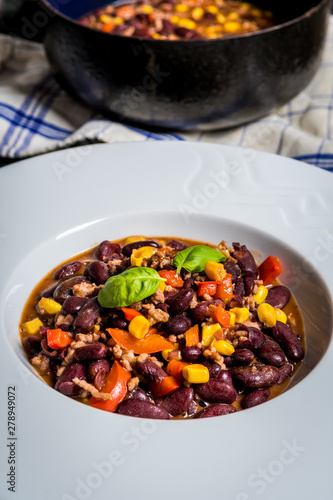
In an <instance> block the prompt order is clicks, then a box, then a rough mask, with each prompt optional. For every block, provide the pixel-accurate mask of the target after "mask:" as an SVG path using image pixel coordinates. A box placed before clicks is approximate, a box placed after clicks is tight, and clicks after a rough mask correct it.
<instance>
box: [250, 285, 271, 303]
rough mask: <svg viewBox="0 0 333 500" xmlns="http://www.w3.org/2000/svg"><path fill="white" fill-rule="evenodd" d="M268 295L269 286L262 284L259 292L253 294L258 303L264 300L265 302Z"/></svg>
mask: <svg viewBox="0 0 333 500" xmlns="http://www.w3.org/2000/svg"><path fill="white" fill-rule="evenodd" d="M267 295H268V290H267V288H266V287H265V286H263V285H261V286H260V287H259V288H258V291H257V293H255V294H254V295H253V298H254V300H255V301H256V303H257V304H262V303H263V302H265V300H266V297H267Z"/></svg>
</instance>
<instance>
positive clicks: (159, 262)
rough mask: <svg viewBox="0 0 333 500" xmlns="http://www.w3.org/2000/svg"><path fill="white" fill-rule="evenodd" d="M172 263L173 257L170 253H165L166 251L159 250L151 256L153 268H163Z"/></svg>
mask: <svg viewBox="0 0 333 500" xmlns="http://www.w3.org/2000/svg"><path fill="white" fill-rule="evenodd" d="M170 264H171V258H170V257H169V256H168V255H165V253H164V252H159V251H158V250H157V252H156V253H155V254H154V255H153V256H152V258H151V264H150V265H151V267H152V268H153V269H158V268H161V269H163V268H164V267H165V266H169V265H170Z"/></svg>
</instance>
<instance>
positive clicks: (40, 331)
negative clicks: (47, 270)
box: [39, 326, 48, 337]
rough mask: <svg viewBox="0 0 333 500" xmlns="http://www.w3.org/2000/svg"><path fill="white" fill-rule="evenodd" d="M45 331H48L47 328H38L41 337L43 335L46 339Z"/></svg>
mask: <svg viewBox="0 0 333 500" xmlns="http://www.w3.org/2000/svg"><path fill="white" fill-rule="evenodd" d="M47 330H48V328H47V326H40V327H39V333H40V334H41V335H43V336H44V337H46V335H47Z"/></svg>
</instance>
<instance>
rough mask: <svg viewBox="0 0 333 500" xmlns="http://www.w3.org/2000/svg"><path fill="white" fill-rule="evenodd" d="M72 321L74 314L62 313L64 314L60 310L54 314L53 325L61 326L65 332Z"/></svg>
mask: <svg viewBox="0 0 333 500" xmlns="http://www.w3.org/2000/svg"><path fill="white" fill-rule="evenodd" d="M73 321H74V316H72V315H71V314H66V315H64V314H62V312H60V313H59V314H58V315H57V316H56V320H55V324H54V326H55V327H56V328H61V329H62V330H64V331H65V332H66V331H67V330H69V328H70V327H71V325H72V323H73Z"/></svg>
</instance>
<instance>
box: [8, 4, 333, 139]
mask: <svg viewBox="0 0 333 500" xmlns="http://www.w3.org/2000/svg"><path fill="white" fill-rule="evenodd" d="M21 1H22V0H21ZM106 3H110V2H107V0H41V1H39V2H37V4H36V5H38V8H37V9H35V12H34V14H33V15H32V16H30V18H29V16H25V20H23V18H21V28H20V33H18V34H20V35H23V36H25V37H27V38H34V39H43V41H44V44H45V48H46V52H47V55H48V57H49V60H50V62H51V64H52V66H53V67H54V68H55V70H56V71H57V72H58V73H59V74H60V75H61V77H62V78H63V80H64V81H65V82H66V83H67V84H68V85H69V86H70V88H71V89H72V90H74V91H75V93H76V94H77V95H79V96H80V97H81V98H82V99H83V100H84V101H85V102H86V103H88V104H89V105H91V106H92V107H93V108H95V109H97V110H99V111H101V112H102V113H104V114H107V115H111V116H112V117H116V118H118V120H124V121H128V122H134V123H136V124H139V125H143V126H148V127H163V128H172V129H201V130H209V129H218V128H227V127H234V126H237V125H241V124H244V123H246V122H250V121H253V120H255V119H258V118H260V117H262V116H264V115H265V114H267V113H269V112H270V111H272V110H273V109H274V108H276V107H278V106H281V105H283V104H285V103H286V102H288V101H289V100H290V99H291V98H292V97H294V96H295V95H297V94H298V93H299V92H300V91H301V90H302V89H304V87H305V86H306V85H307V84H308V83H309V82H310V80H311V79H312V78H313V76H314V74H315V73H316V71H317V69H318V67H319V64H320V61H321V56H322V51H323V46H324V42H325V37H326V32H327V26H328V20H329V13H330V0H303V1H302V2H295V1H294V2H293V1H290V0H270V1H269V0H267V1H265V0H257V1H256V2H254V3H256V4H257V5H258V6H259V7H264V8H265V9H268V10H272V11H273V12H274V14H275V16H276V19H277V21H278V23H279V24H278V25H277V26H275V27H273V28H269V29H266V30H263V31H260V32H257V33H251V34H245V35H235V36H230V37H228V38H222V39H214V40H193V41H191V40H184V41H168V40H155V39H154V40H151V39H143V38H135V37H131V38H128V37H122V36H119V35H112V34H108V33H103V32H101V31H96V30H93V29H91V28H87V27H85V26H81V25H80V24H79V23H78V22H77V21H76V19H77V18H78V17H79V16H81V15H83V14H85V13H87V12H89V11H91V10H93V9H95V8H97V7H101V6H102V5H105V4H106ZM22 20H23V21H24V23H23V25H22ZM16 31H17V30H16Z"/></svg>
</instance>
